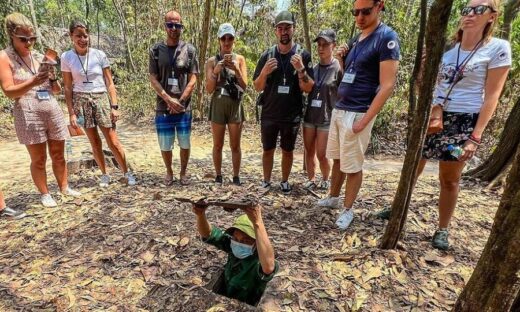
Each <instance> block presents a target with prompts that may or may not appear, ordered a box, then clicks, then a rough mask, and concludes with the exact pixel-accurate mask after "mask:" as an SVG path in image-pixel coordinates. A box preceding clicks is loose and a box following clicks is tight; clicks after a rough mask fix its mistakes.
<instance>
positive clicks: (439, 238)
mask: <svg viewBox="0 0 520 312" xmlns="http://www.w3.org/2000/svg"><path fill="white" fill-rule="evenodd" d="M448 234H449V233H448V230H445V229H442V230H437V231H436V232H435V234H433V239H432V246H433V248H437V249H440V250H448V248H450V243H449V242H448Z"/></svg>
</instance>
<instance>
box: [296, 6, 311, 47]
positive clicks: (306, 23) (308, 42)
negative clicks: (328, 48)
mask: <svg viewBox="0 0 520 312" xmlns="http://www.w3.org/2000/svg"><path fill="white" fill-rule="evenodd" d="M299 2H300V12H301V14H302V21H303V35H304V37H305V48H306V49H307V51H309V52H311V51H312V45H311V38H310V36H309V20H308V19H307V4H306V3H305V0H299Z"/></svg>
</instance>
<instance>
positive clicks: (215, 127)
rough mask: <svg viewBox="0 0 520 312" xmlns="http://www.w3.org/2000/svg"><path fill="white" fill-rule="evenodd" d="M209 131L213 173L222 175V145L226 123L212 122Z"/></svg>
mask: <svg viewBox="0 0 520 312" xmlns="http://www.w3.org/2000/svg"><path fill="white" fill-rule="evenodd" d="M211 133H212V134H213V166H214V167H215V174H216V175H222V149H223V147H224V135H225V134H226V125H221V124H218V123H215V122H212V123H211Z"/></svg>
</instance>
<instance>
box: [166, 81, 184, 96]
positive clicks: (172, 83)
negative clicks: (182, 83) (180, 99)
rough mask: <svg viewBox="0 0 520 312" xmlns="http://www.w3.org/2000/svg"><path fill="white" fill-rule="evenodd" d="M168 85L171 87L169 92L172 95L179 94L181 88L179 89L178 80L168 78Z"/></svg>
mask: <svg viewBox="0 0 520 312" xmlns="http://www.w3.org/2000/svg"><path fill="white" fill-rule="evenodd" d="M168 85H170V86H171V89H170V91H171V92H172V93H173V94H179V93H181V88H179V79H176V78H168Z"/></svg>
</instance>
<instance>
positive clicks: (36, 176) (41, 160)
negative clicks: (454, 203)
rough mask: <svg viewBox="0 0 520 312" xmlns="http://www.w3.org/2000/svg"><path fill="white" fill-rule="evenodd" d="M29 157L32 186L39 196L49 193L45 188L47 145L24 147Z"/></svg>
mask: <svg viewBox="0 0 520 312" xmlns="http://www.w3.org/2000/svg"><path fill="white" fill-rule="evenodd" d="M26 147H27V150H28V151H29V155H30V156H31V176H32V179H33V181H34V185H36V188H37V189H38V191H39V192H40V193H41V194H47V193H49V189H48V188H47V173H46V172H45V163H46V162H47V143H40V144H31V145H26Z"/></svg>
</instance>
